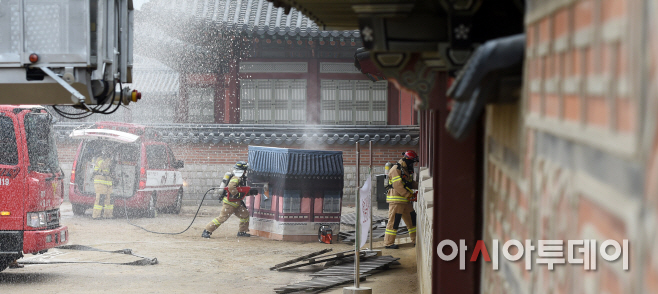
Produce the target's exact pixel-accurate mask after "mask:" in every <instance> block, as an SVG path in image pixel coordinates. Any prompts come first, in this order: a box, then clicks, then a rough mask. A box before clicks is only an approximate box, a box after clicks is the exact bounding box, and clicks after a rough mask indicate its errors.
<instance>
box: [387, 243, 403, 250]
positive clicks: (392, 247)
mask: <svg viewBox="0 0 658 294" xmlns="http://www.w3.org/2000/svg"><path fill="white" fill-rule="evenodd" d="M384 248H386V249H398V248H400V246H398V245H397V244H391V245H388V246H386V247H384Z"/></svg>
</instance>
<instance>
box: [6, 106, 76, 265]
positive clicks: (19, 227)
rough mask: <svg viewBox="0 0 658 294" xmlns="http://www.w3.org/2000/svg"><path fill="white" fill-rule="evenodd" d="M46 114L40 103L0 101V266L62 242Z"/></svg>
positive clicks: (57, 175) (64, 233)
mask: <svg viewBox="0 0 658 294" xmlns="http://www.w3.org/2000/svg"><path fill="white" fill-rule="evenodd" d="M52 119H53V117H52V115H50V114H49V113H48V112H46V110H45V108H43V107H40V106H33V105H0V271H1V270H4V269H5V268H7V266H8V265H9V264H10V263H12V262H13V261H15V260H17V259H19V258H21V257H22V256H23V254H27V253H34V254H36V253H43V252H45V251H46V250H48V249H50V248H53V247H55V246H59V245H63V244H66V243H67V242H68V228H67V227H65V226H61V225H60V223H59V220H60V212H59V207H60V205H61V204H62V202H63V198H62V195H63V191H64V190H63V189H64V185H63V184H64V183H63V179H62V178H63V176H64V173H63V172H62V170H61V169H60V167H59V162H58V160H57V149H56V148H55V137H54V136H53V130H52Z"/></svg>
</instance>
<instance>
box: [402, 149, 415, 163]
mask: <svg viewBox="0 0 658 294" xmlns="http://www.w3.org/2000/svg"><path fill="white" fill-rule="evenodd" d="M402 156H403V157H402V158H404V159H405V160H409V161H412V162H418V154H416V152H415V151H413V150H407V151H406V152H404V153H402Z"/></svg>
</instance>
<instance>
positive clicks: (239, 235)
mask: <svg viewBox="0 0 658 294" xmlns="http://www.w3.org/2000/svg"><path fill="white" fill-rule="evenodd" d="M238 237H251V234H249V233H247V232H238Z"/></svg>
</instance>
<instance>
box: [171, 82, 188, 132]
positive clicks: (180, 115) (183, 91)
mask: <svg viewBox="0 0 658 294" xmlns="http://www.w3.org/2000/svg"><path fill="white" fill-rule="evenodd" d="M189 74H190V73H188V72H182V73H181V74H180V75H179V77H178V84H179V85H180V87H179V88H178V97H179V99H178V103H176V112H175V118H174V119H175V121H176V122H177V123H186V122H187V113H188V106H187V102H188V99H187V89H188V88H189V87H190V83H189V82H188V81H189Z"/></svg>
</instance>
